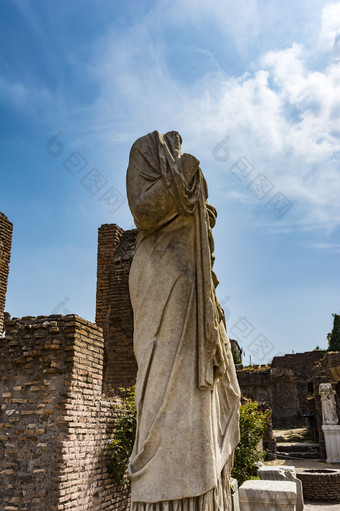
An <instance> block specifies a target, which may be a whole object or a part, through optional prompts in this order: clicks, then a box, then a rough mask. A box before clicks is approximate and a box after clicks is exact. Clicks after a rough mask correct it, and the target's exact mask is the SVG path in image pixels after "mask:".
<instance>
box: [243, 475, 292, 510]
mask: <svg viewBox="0 0 340 511" xmlns="http://www.w3.org/2000/svg"><path fill="white" fill-rule="evenodd" d="M296 495H297V493H296V484H295V483H294V482H291V481H265V480H251V481H245V482H244V483H243V484H242V486H241V487H240V489H239V500H240V511H296Z"/></svg>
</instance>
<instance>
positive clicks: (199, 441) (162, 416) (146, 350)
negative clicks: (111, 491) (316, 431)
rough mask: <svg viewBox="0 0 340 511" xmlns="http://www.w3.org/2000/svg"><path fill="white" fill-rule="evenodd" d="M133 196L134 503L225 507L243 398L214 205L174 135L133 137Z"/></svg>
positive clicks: (129, 190) (142, 507) (129, 180)
mask: <svg viewBox="0 0 340 511" xmlns="http://www.w3.org/2000/svg"><path fill="white" fill-rule="evenodd" d="M127 195H128V200H129V206H130V209H131V212H132V214H133V217H134V220H135V223H136V226H137V228H138V231H139V232H138V238H137V244H136V251H135V256H134V259H133V262H132V266H131V270H130V280H129V285H130V297H131V303H132V307H133V313H134V352H135V356H136V360H137V364H138V374H137V383H136V393H135V398H136V408H137V432H136V439H135V445H134V449H133V453H132V456H131V460H130V464H129V472H130V476H131V500H132V509H137V510H139V509H140V510H147V509H153V510H155V509H159V510H163V509H169V510H170V509H183V510H184V509H202V510H204V511H206V510H210V509H211V510H222V509H223V510H224V509H228V507H227V504H226V503H225V498H224V496H223V491H224V490H223V488H222V486H223V483H222V479H221V478H222V473H223V469H224V468H225V467H226V466H228V464H229V465H230V462H231V460H232V454H233V450H234V448H235V446H236V445H237V442H238V440H239V430H238V416H239V397H240V396H239V387H238V383H237V380H236V374H235V369H234V363H233V358H232V354H231V350H230V342H229V339H228V336H227V334H226V330H225V326H224V319H223V312H222V309H221V308H220V306H219V304H218V301H217V298H216V293H215V285H216V284H217V279H216V277H215V275H214V273H213V270H212V264H213V255H212V253H213V238H212V234H211V226H213V224H214V220H215V216H216V211H215V210H214V208H213V207H211V206H209V205H208V204H207V187H206V183H205V180H204V177H203V174H202V171H201V170H200V169H199V168H198V169H197V171H196V172H195V175H194V177H193V178H192V180H191V181H190V183H188V182H187V181H186V179H185V176H184V175H183V172H182V170H181V138H180V136H179V134H178V133H176V132H169V133H167V134H166V135H160V134H159V133H158V132H157V131H155V132H153V133H150V134H148V135H146V136H144V137H142V138H140V139H138V140H137V141H136V142H135V144H134V145H133V146H132V149H131V152H130V160H129V167H128V171H127ZM195 499H196V500H195ZM195 502H196V503H195ZM197 502H198V507H197V505H196V504H197ZM157 503H158V504H157ZM171 503H176V505H175V506H173V505H170V504H171ZM178 503H180V505H179V504H178ZM193 503H195V504H193ZM150 506H153V507H150ZM169 506H170V507H169Z"/></svg>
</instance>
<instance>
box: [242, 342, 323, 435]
mask: <svg viewBox="0 0 340 511" xmlns="http://www.w3.org/2000/svg"><path fill="white" fill-rule="evenodd" d="M323 354H324V352H323V351H311V352H306V353H296V354H295V355H284V356H282V357H274V359H273V362H272V365H271V367H268V368H265V369H264V368H262V369H241V370H238V371H237V377H238V381H239V384H240V387H241V391H242V394H243V395H244V396H245V397H248V398H251V399H254V400H256V401H259V402H265V403H268V404H269V405H270V407H271V408H272V412H273V414H272V420H273V427H274V428H281V427H301V426H304V425H305V419H304V417H303V415H304V414H308V413H309V412H310V410H309V407H308V401H307V396H310V395H311V394H312V393H313V390H312V389H311V388H310V386H309V385H308V384H309V383H310V382H312V374H313V367H314V365H315V364H316V363H317V362H318V360H320V359H321V358H322V356H323Z"/></svg>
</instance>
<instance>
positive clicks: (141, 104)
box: [97, 2, 340, 228]
mask: <svg viewBox="0 0 340 511" xmlns="http://www.w3.org/2000/svg"><path fill="white" fill-rule="evenodd" d="M175 4H176V3H175ZM217 4H218V5H219V8H220V9H222V7H221V5H220V4H219V3H218V2H217ZM217 4H216V3H214V5H215V6H216V5H217ZM172 5H173V4H171V6H170V4H168V3H166V7H167V11H166V12H163V19H164V20H165V23H166V22H167V21H168V22H169V23H170V24H171V23H174V22H175V21H176V20H175V11H174V9H175V7H173V6H172ZM176 5H177V4H176ZM190 5H191V4H190V2H189V4H188V6H187V9H186V11H185V12H186V14H185V13H184V14H183V12H182V16H184V20H185V18H186V15H189V12H192V13H193V19H194V21H195V20H197V17H198V16H199V17H202V16H204V15H207V12H208V10H209V6H210V2H208V3H204V4H200V7H199V9H198V10H197V9H194V8H193V6H192V5H191V7H190ZM163 7H164V4H163ZM218 12H219V11H218V9H217V10H216V11H214V15H213V16H214V19H215V16H216V13H218ZM339 13H340V3H339V4H332V5H328V6H326V7H325V9H324V11H323V14H322V29H321V35H320V41H325V40H327V38H331V39H332V38H333V39H332V40H333V43H334V37H335V36H336V33H337V32H336V30H337V29H336V27H337V22H334V20H335V19H338V14H339ZM168 14H169V20H168V19H167V15H168ZM155 16H156V13H155V12H152V13H151V14H150V17H149V18H148V19H147V20H145V19H144V20H143V22H142V23H141V24H140V26H138V27H135V28H134V29H133V30H132V29H131V30H130V31H129V33H128V34H126V35H125V37H122V36H121V34H120V35H119V38H118V37H115V36H112V37H111V38H110V40H109V41H106V42H105V51H102V49H101V50H100V51H101V54H102V57H101V58H100V59H99V61H98V65H97V73H98V77H100V80H102V83H103V90H102V98H101V100H100V102H99V103H98V104H97V107H98V112H100V119H101V121H102V122H103V123H104V124H105V125H107V122H108V121H107V120H108V118H109V117H110V116H112V115H113V112H114V111H115V112H117V110H118V111H120V112H123V111H125V112H128V115H129V121H130V123H129V124H128V125H126V132H125V139H130V140H132V139H133V138H134V137H135V136H140V135H141V134H142V133H143V132H147V131H151V130H153V129H156V128H157V129H159V130H160V131H163V130H167V129H178V130H179V131H180V132H181V133H182V135H183V139H184V143H185V149H186V150H188V148H189V150H191V151H192V152H194V151H196V153H197V154H199V156H200V158H201V160H204V161H205V162H206V163H207V164H211V163H212V164H213V165H215V166H216V165H217V164H216V163H215V162H212V161H211V151H212V148H213V147H214V146H215V145H216V144H217V142H218V141H219V140H220V139H221V138H222V137H223V136H225V135H226V134H229V135H230V146H231V147H232V156H233V158H234V159H237V158H238V157H240V156H247V158H248V159H249V160H250V161H251V162H252V163H253V165H254V166H255V167H256V169H257V170H258V172H263V173H264V174H265V175H266V176H268V177H269V179H270V180H271V181H272V182H273V183H274V184H275V186H276V188H277V189H278V190H280V191H282V192H283V193H284V194H285V195H286V196H288V197H289V199H290V200H291V201H293V202H294V203H295V205H296V207H295V212H296V213H295V214H292V215H291V222H293V223H294V224H295V225H296V226H298V228H302V227H307V226H310V225H315V227H317V226H323V227H324V226H328V227H329V226H332V225H333V226H335V225H337V224H338V223H339V222H340V212H339V206H338V202H339V201H338V195H339V188H340V175H339V159H338V158H339V154H340V136H339V135H340V133H339V116H340V99H339V98H340V63H339V62H338V61H337V59H336V58H334V55H333V53H332V52H333V46H334V45H333V46H331V45H329V48H328V52H329V59H327V60H325V62H326V64H325V65H324V67H323V68H320V69H318V70H315V69H313V68H312V67H311V59H310V55H311V50H310V49H309V48H307V47H305V46H303V45H301V44H296V43H293V44H291V46H290V47H288V48H284V49H279V50H275V51H270V52H267V53H265V54H264V55H262V57H261V58H260V59H259V60H258V62H257V65H256V66H255V64H254V63H253V67H257V69H256V70H255V71H254V72H252V73H246V74H244V75H242V76H239V77H236V76H235V77H228V76H226V75H225V74H224V73H223V72H222V71H221V68H220V69H218V71H216V72H213V73H211V72H210V73H207V74H206V75H203V76H202V77H201V78H200V79H199V80H197V81H196V82H195V83H192V85H191V86H183V85H182V84H179V83H178V82H177V80H176V77H175V76H174V75H173V74H172V73H171V72H170V68H169V66H168V63H167V57H168V55H167V49H166V46H165V45H163V44H162V41H161V40H159V39H154V38H153V31H152V23H154V22H155ZM222 18H223V17H221V19H222ZM223 19H225V18H223ZM228 19H229V18H228ZM215 20H216V19H215ZM229 21H230V20H229ZM229 21H228V23H229ZM148 23H149V24H148ZM178 23H184V21H183V19H181V20H178ZM224 28H225V27H224ZM221 33H223V34H224V32H223V31H222V29H221ZM329 40H330V39H329ZM221 44H223V40H221ZM321 46H322V45H321V43H320V45H319V49H317V48H313V49H312V50H313V52H315V51H320V52H321V51H324V50H321V49H320V48H321ZM112 98H113V99H112ZM113 105H114V106H113ZM120 107H121V110H120ZM119 115H120V114H118V117H119ZM122 115H123V114H122ZM121 136H122V135H121ZM122 138H123V139H124V136H123V137H122ZM218 165H221V164H218ZM238 193H239V192H238ZM297 213H298V214H297Z"/></svg>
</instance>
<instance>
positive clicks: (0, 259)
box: [0, 212, 13, 337]
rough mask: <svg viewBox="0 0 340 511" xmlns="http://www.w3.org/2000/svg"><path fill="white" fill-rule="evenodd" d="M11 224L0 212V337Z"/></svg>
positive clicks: (10, 244) (9, 252)
mask: <svg viewBox="0 0 340 511" xmlns="http://www.w3.org/2000/svg"><path fill="white" fill-rule="evenodd" d="M12 232H13V224H12V223H11V222H10V221H9V220H8V218H7V217H6V216H5V215H4V214H3V213H1V212H0V337H1V336H2V331H3V318H4V310H5V302H6V291H7V280H8V273H9V261H10V258H11V246H12Z"/></svg>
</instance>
